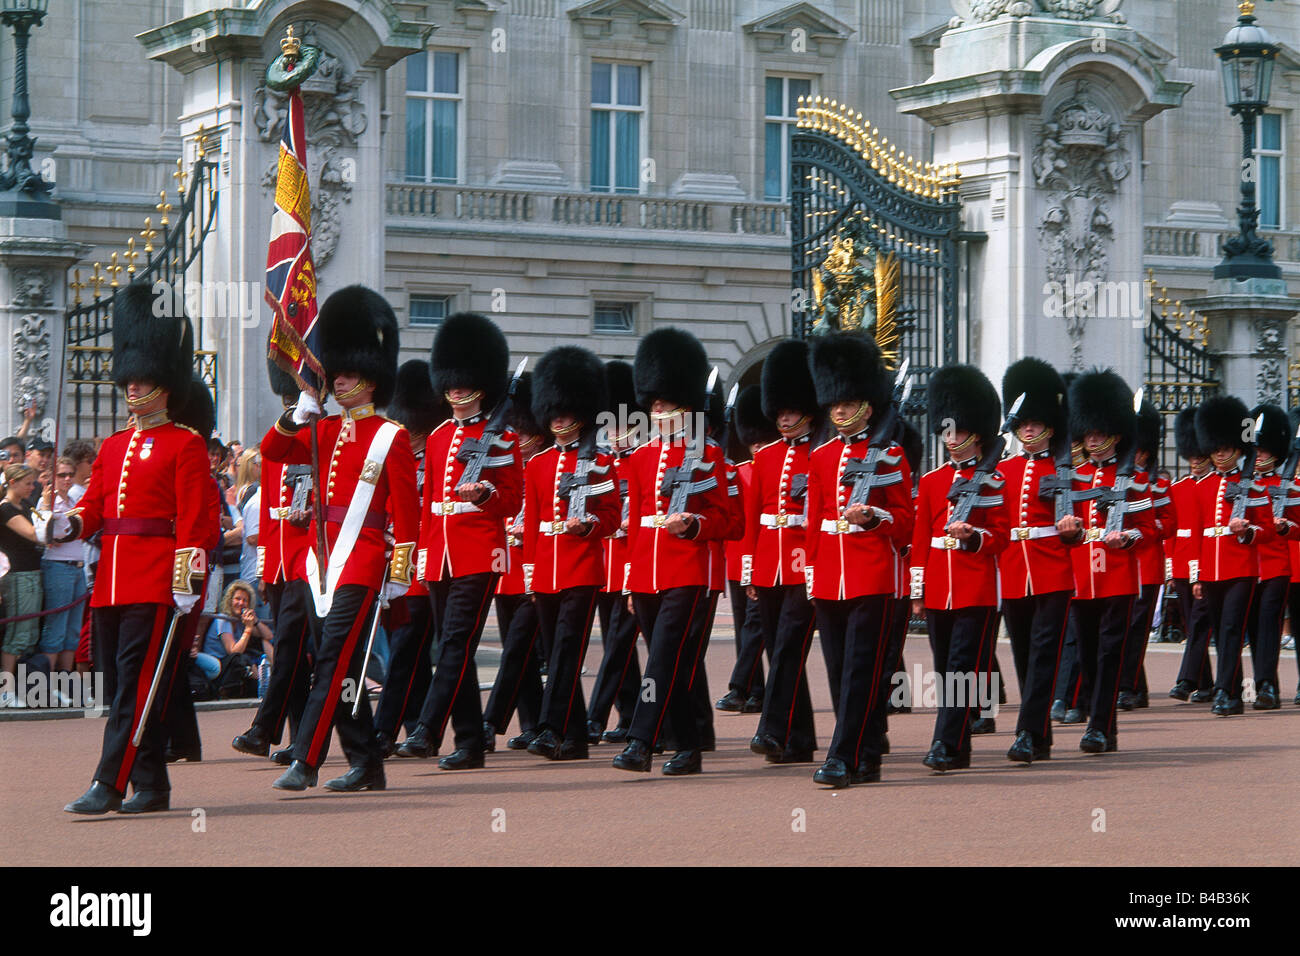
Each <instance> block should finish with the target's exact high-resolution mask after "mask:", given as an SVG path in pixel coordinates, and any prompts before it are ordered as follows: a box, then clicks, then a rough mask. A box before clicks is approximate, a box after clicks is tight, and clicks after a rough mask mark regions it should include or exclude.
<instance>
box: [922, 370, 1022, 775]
mask: <svg viewBox="0 0 1300 956" xmlns="http://www.w3.org/2000/svg"><path fill="white" fill-rule="evenodd" d="M927 398H928V405H929V416H930V430H931V432H932V433H933V434H935V435H941V436H942V437H943V444H944V447H945V449H947V452H948V458H949V461H948V463H947V464H945V465H941V466H940V467H938V468H936V469H934V470H933V471H931V472H929V473H927V474H926V475H924V476H923V477H922V478H921V484H920V487H919V489H918V492H917V497H916V524H915V526H914V529H913V532H912V556H911V561H912V567H911V594H912V613H913V615H914V616H917V617H919V616H920V615H921V612H922V609H924V611H925V616H926V619H927V621H928V623H929V630H930V647H931V649H932V650H933V652H934V672H935V680H936V681H938V680H940V679H942V680H943V684H944V687H943V688H942V691H943V692H942V693H941V694H940V695H939V696H940V701H941V703H940V706H939V714H938V719H937V720H936V721H935V727H934V742H933V743H932V744H931V745H930V752H929V753H928V754H927V755H926V757H925V760H924V763H925V765H926V766H927V767H929V768H930V769H931V770H934V771H936V772H938V773H943V772H945V771H947V770H963V769H965V768H967V767H969V766H970V751H971V745H970V741H971V733H970V731H971V721H972V720H973V719H974V718H975V717H976V716H978V714H979V712H980V709H981V703H982V702H983V699H984V698H985V696H986V695H987V694H988V692H989V690H990V688H987V687H980V686H979V685H980V678H981V676H982V675H987V674H988V673H989V672H990V671H991V668H992V665H991V663H990V657H991V655H992V654H993V652H994V643H995V641H996V638H997V559H998V555H999V554H1001V553H1002V552H1003V551H1004V550H1006V547H1007V541H1008V521H1007V512H1006V508H1005V507H1004V502H1003V495H1004V493H1005V490H1006V479H1005V478H1004V476H1003V475H1002V473H1001V472H1000V471H999V470H998V469H997V460H996V458H994V457H993V455H994V453H995V452H996V441H997V438H998V412H999V408H998V393H997V390H996V389H995V388H994V387H993V383H992V382H990V381H989V380H988V379H987V378H986V377H985V376H984V373H983V372H981V371H980V370H979V369H977V368H974V367H973V366H970V365H948V366H944V367H943V368H941V369H939V370H938V371H937V372H935V373H934V374H933V375H932V376H931V377H930V382H929V387H928V396H927ZM999 457H1000V456H999ZM968 499H969V500H968ZM959 509H960V510H959ZM967 509H969V510H968V513H967V514H966V516H965V518H964V519H963V518H962V514H961V511H962V510H967Z"/></svg>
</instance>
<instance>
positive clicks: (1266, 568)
mask: <svg viewBox="0 0 1300 956" xmlns="http://www.w3.org/2000/svg"><path fill="white" fill-rule="evenodd" d="M1255 480H1256V481H1257V482H1258V483H1259V484H1260V485H1261V486H1263V487H1265V488H1270V489H1273V490H1271V491H1270V492H1269V494H1270V495H1272V496H1274V497H1276V496H1277V495H1278V494H1279V493H1280V490H1281V487H1282V476H1281V475H1279V474H1278V473H1277V472H1275V471H1270V472H1268V473H1267V474H1263V475H1256V476H1255ZM1270 500H1271V499H1270ZM1271 510H1272V509H1271V507H1270V511H1271ZM1269 517H1270V522H1269V526H1270V527H1273V523H1272V521H1271V518H1272V515H1271V514H1270V516H1269ZM1293 538H1298V539H1300V533H1298V532H1297V529H1296V528H1295V527H1294V526H1292V527H1291V528H1289V529H1288V533H1287V534H1286V535H1285V536H1283V537H1278V535H1277V534H1276V533H1274V535H1273V536H1272V537H1270V538H1266V539H1263V540H1261V541H1259V542H1258V546H1259V579H1260V580H1261V581H1267V580H1269V579H1270V578H1290V577H1291V541H1292V539H1293Z"/></svg>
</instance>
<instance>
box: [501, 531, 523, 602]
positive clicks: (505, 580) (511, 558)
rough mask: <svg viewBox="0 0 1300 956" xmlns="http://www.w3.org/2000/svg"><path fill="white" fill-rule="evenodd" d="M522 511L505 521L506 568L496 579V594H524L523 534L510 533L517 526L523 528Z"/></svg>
mask: <svg viewBox="0 0 1300 956" xmlns="http://www.w3.org/2000/svg"><path fill="white" fill-rule="evenodd" d="M523 524H524V513H523V512H522V511H521V512H519V514H517V515H516V516H515V517H513V518H511V519H510V520H509V521H507V522H506V570H505V573H504V574H502V575H501V578H500V580H498V581H497V594H525V593H527V589H526V588H525V587H524V536H523V534H511V533H510V529H511V528H513V527H515V526H516V525H517V526H519V528H520V530H521V531H522V530H523Z"/></svg>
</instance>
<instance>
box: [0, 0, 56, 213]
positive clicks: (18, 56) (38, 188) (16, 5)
mask: <svg viewBox="0 0 1300 956" xmlns="http://www.w3.org/2000/svg"><path fill="white" fill-rule="evenodd" d="M49 2H50V0H3V4H2V5H0V23H3V24H4V25H5V26H11V27H13V28H14V102H13V109H12V113H13V120H14V122H13V126H12V127H11V128H10V130H9V135H8V136H7V137H6V139H7V140H8V144H9V149H8V158H9V168H8V169H7V170H5V171H4V172H3V173H0V189H3V190H12V191H14V192H20V193H28V194H30V195H32V196H33V197H34V198H38V199H39V198H43V197H44V196H45V194H46V193H48V192H49V191H50V190H51V189H53V188H54V184H53V183H49V182H46V181H45V180H44V179H42V178H41V175H40V173H37V172H34V171H33V170H32V167H31V160H32V152H33V150H34V148H35V146H36V140H34V139H33V138H32V137H30V136H28V135H27V133H28V130H29V127H28V125H27V118H28V117H29V116H31V115H32V110H31V104H30V103H29V102H28V100H27V39H28V37H29V36H30V34H31V31H32V27H34V26H39V25H40V23H41V21H42V20H44V19H45V11H46V9H47V8H48V7H49Z"/></svg>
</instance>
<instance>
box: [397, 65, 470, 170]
mask: <svg viewBox="0 0 1300 956" xmlns="http://www.w3.org/2000/svg"><path fill="white" fill-rule="evenodd" d="M420 53H421V54H423V55H424V57H425V87H426V89H425V90H423V91H420V90H408V89H406V88H405V84H406V78H405V76H403V78H402V84H403V89H402V94H403V97H404V99H403V101H402V102H403V106H405V105H406V103H407V102H408V101H410V100H412V99H415V100H420V101H422V102H423V104H424V172H423V173H422V174H421V175H419V176H412V175H411V171H410V170H409V169H404V170H403V176H404V182H408V183H425V184H428V185H435V186H458V185H461V184H462V183H463V182H464V178H465V104H466V95H465V76H466V62H465V60H466V57H467V55H468V51H467V50H463V49H459V48H456V47H425V48H424V49H423V50H422V51H420ZM439 53H451V54H453V55H454V56H455V57H456V90H457V92H455V93H438V92H435V91H434V89H433V86H434V82H433V76H434V59H435V56H436V54H439ZM416 55H417V54H412V56H416ZM408 69H409V67H408ZM440 100H441V101H450V102H454V103H456V104H458V105H457V108H456V159H455V161H456V175H455V177H454V178H452V179H444V178H438V177H435V176H434V175H433V125H434V124H433V104H434V103H436V102H438V101H440ZM403 122H405V114H403ZM408 134H409V130H408Z"/></svg>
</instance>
